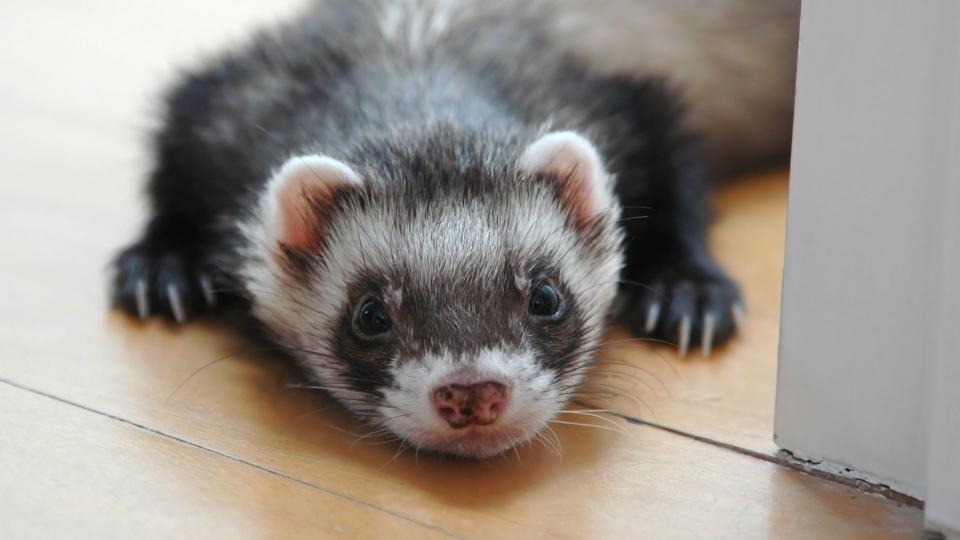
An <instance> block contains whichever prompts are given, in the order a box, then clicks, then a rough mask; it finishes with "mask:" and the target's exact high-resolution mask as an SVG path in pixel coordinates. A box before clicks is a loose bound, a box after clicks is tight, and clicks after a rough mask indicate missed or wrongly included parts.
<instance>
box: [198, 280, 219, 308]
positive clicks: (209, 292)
mask: <svg viewBox="0 0 960 540" xmlns="http://www.w3.org/2000/svg"><path fill="white" fill-rule="evenodd" d="M200 290H201V291H203V299H204V300H206V301H207V306H208V307H215V306H216V305H217V294H216V293H215V292H214V291H213V281H211V280H210V276H208V275H206V274H200Z"/></svg>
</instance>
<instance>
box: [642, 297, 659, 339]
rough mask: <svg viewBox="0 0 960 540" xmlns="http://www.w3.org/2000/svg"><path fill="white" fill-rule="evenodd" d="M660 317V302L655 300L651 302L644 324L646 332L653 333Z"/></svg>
mask: <svg viewBox="0 0 960 540" xmlns="http://www.w3.org/2000/svg"><path fill="white" fill-rule="evenodd" d="M659 318H660V302H654V303H652V304H650V307H649V308H647V320H646V322H645V323H644V325H643V331H644V332H646V333H648V334H649V333H652V332H653V329H654V328H656V327H657V319H659Z"/></svg>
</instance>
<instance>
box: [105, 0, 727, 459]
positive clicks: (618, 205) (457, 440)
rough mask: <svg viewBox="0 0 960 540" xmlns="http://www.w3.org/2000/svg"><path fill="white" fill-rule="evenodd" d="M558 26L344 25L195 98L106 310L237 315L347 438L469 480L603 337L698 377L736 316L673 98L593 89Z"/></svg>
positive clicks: (393, 13)
mask: <svg viewBox="0 0 960 540" xmlns="http://www.w3.org/2000/svg"><path fill="white" fill-rule="evenodd" d="M547 7H548V8H549V7H550V6H547ZM546 12H547V11H544V6H543V5H542V4H540V3H536V2H531V3H520V2H516V1H513V2H507V1H489V2H482V3H481V2H466V1H461V2H458V1H454V0H447V1H442V0H423V1H416V0H413V1H388V0H382V1H381V0H362V1H358V0H330V1H326V2H322V3H318V4H313V5H311V6H310V7H309V8H307V9H306V10H305V11H304V12H303V13H302V14H301V15H299V16H298V17H296V18H295V19H294V20H292V21H290V22H288V23H286V24H284V25H282V26H280V27H278V28H274V29H272V30H270V31H265V32H262V33H260V34H258V35H257V36H256V37H255V38H254V39H253V40H252V41H251V42H250V43H248V44H247V45H246V46H245V47H242V48H239V49H237V50H233V51H230V52H227V53H225V54H223V55H221V56H219V57H217V58H216V59H214V60H212V61H210V62H208V63H206V64H205V65H203V66H202V67H200V68H199V69H196V70H194V71H192V72H189V73H187V74H186V75H185V76H184V77H183V78H182V80H180V81H179V83H178V84H177V85H176V86H175V87H174V88H173V89H172V91H171V92H170V93H169V94H168V96H167V99H166V102H165V113H164V119H163V126H162V128H161V129H160V131H159V133H158V134H157V136H156V140H155V163H154V168H153V170H152V172H151V174H150V178H149V182H148V188H147V189H148V195H149V201H150V203H151V210H150V212H151V213H150V218H149V220H148V223H147V225H146V227H145V230H144V232H143V234H142V236H141V237H140V239H139V240H137V241H136V242H135V243H133V244H132V245H131V246H129V247H127V248H126V249H124V250H123V251H122V252H121V253H119V255H118V256H117V257H116V259H115V261H114V262H113V268H114V270H115V273H114V276H115V278H114V281H113V300H114V303H115V304H116V305H117V306H119V307H120V308H121V309H123V310H125V311H127V312H129V313H130V314H132V315H134V316H137V317H139V318H141V319H144V318H147V317H149V316H154V315H158V316H165V317H167V318H170V319H172V320H174V321H176V322H184V321H186V320H187V319H189V318H190V317H193V316H196V315H200V314H206V313H216V312H220V311H222V310H223V308H224V306H225V305H228V304H233V305H240V306H242V308H243V310H244V312H246V313H248V314H249V316H250V317H251V318H252V320H254V321H256V322H257V323H258V324H259V325H260V326H261V327H262V328H263V329H264V331H265V333H266V335H267V336H268V339H270V340H271V341H272V342H273V343H275V344H276V345H277V346H278V347H279V348H282V349H283V350H284V351H286V352H287V353H289V355H291V356H292V357H293V358H294V359H295V360H296V361H297V362H298V363H299V364H300V365H301V366H302V367H303V369H304V371H305V372H306V374H307V376H308V377H309V379H310V385H311V386H312V387H319V388H322V389H325V390H326V391H328V392H329V393H330V394H332V395H333V396H335V397H336V398H337V399H338V400H339V401H340V402H341V403H342V404H343V405H344V406H345V407H346V408H347V409H349V410H350V411H351V412H352V413H353V414H355V415H356V416H357V417H359V418H362V419H364V420H367V421H368V422H370V423H371V424H374V425H377V426H379V427H382V428H385V429H386V430H389V432H391V433H392V434H394V435H396V436H397V437H399V438H401V439H403V440H404V441H406V443H408V444H411V445H415V446H416V447H418V448H420V449H424V450H431V451H435V452H439V453H444V454H452V455H456V456H464V457H470V458H487V457H490V456H495V455H497V454H499V453H501V452H503V451H505V450H507V449H510V448H511V447H513V446H515V445H518V444H521V443H524V442H526V441H529V440H531V438H532V437H534V436H535V435H536V434H537V433H538V432H539V431H540V430H541V429H543V428H544V427H545V426H546V425H547V423H548V422H549V421H550V420H551V419H552V418H553V417H554V415H556V414H557V413H558V412H559V411H560V410H561V409H562V408H563V407H564V405H565V404H566V403H567V402H568V401H569V400H570V399H571V398H572V397H574V396H576V394H577V391H578V387H579V385H580V384H581V383H582V382H583V381H584V377H585V375H586V372H587V370H588V368H589V367H590V365H591V362H592V359H593V355H594V352H595V351H596V350H597V349H598V348H601V347H602V346H603V345H602V343H601V337H602V335H603V331H604V328H605V325H606V323H607V321H608V320H614V321H617V322H619V323H622V324H625V325H627V326H628V327H629V328H631V329H632V330H633V331H635V332H636V333H637V334H639V335H642V336H645V337H648V338H651V339H654V340H663V341H667V342H672V343H677V344H679V347H680V350H681V352H682V353H685V352H686V351H687V349H688V348H689V347H691V346H696V345H699V346H700V347H701V348H702V349H703V350H704V352H705V353H707V354H709V352H710V350H711V348H713V347H714V346H716V345H718V344H721V343H724V342H726V341H727V340H729V339H730V338H731V337H732V336H733V335H734V334H735V333H736V326H737V324H736V322H737V319H738V314H739V313H740V310H741V309H742V308H741V296H740V292H739V290H738V287H737V285H736V284H735V283H734V282H733V281H732V280H731V279H730V278H728V277H727V276H726V275H725V274H724V272H723V271H722V270H721V269H720V268H719V267H718V266H717V264H716V263H715V262H714V261H713V259H712V258H711V257H710V255H709V253H708V249H707V244H706V235H705V231H706V225H707V221H708V207H707V193H708V173H707V170H706V159H705V157H704V153H703V152H704V150H703V147H702V144H701V140H700V138H699V137H698V136H697V134H696V133H693V132H691V130H690V129H689V125H688V123H687V122H686V121H685V116H684V106H683V103H682V99H681V98H680V96H679V94H678V93H677V92H676V91H675V90H674V89H672V88H671V86H670V85H669V83H668V82H667V81H666V80H664V79H663V78H662V77H658V76H645V77H638V76H636V74H622V73H599V72H597V71H596V70H593V69H591V68H590V67H589V66H588V65H587V64H588V63H587V62H585V61H584V60H583V58H581V57H578V56H577V55H576V54H574V53H571V52H570V51H569V50H567V49H566V48H565V47H561V46H558V45H557V43H556V28H557V27H556V26H551V24H552V23H551V22H550V20H551V18H550V17H548V16H545V15H544V13H546ZM637 54H643V52H642V51H637ZM718 91H721V90H720V89H718ZM615 299H617V306H618V307H616V308H615V307H614V300H615Z"/></svg>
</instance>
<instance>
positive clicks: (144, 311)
mask: <svg viewBox="0 0 960 540" xmlns="http://www.w3.org/2000/svg"><path fill="white" fill-rule="evenodd" d="M133 294H134V297H135V298H136V300H137V317H139V318H140V320H141V321H142V320H144V319H146V318H147V316H149V315H150V297H149V296H147V280H145V279H143V278H140V279H138V280H137V283H136V284H135V285H134V288H133Z"/></svg>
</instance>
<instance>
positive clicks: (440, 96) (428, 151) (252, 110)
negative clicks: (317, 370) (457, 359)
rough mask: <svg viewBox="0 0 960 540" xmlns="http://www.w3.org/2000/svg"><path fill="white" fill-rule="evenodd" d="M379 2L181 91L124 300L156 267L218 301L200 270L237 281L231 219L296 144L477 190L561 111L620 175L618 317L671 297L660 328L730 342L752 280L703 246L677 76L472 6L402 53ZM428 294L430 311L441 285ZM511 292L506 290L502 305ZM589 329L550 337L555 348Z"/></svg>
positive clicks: (342, 9)
mask: <svg viewBox="0 0 960 540" xmlns="http://www.w3.org/2000/svg"><path fill="white" fill-rule="evenodd" d="M374 9H375V7H373V5H372V4H369V3H367V2H352V1H339V2H330V3H328V4H327V5H326V6H325V7H323V8H319V7H318V8H314V9H312V10H310V11H309V12H308V13H306V14H304V15H303V16H302V17H301V18H299V19H298V20H297V21H295V22H293V23H291V24H289V25H287V26H285V27H283V28H281V29H279V30H277V31H274V32H270V33H265V34H261V35H259V36H258V37H257V38H256V39H254V40H253V42H252V43H251V44H250V45H249V46H247V47H245V48H243V49H242V50H240V51H238V52H234V53H231V54H228V55H226V56H224V57H221V58H218V59H216V60H214V61H212V62H210V63H208V64H207V65H206V67H204V68H202V69H200V70H198V71H194V72H192V73H190V74H188V75H186V76H185V77H184V78H183V80H182V81H181V82H180V83H179V84H178V85H177V86H176V87H175V88H174V89H173V91H172V92H171V93H170V94H169V96H168V97H167V99H166V108H165V116H164V121H163V127H162V129H161V130H160V132H159V134H158V135H157V138H156V142H155V149H156V164H155V167H154V169H153V172H152V173H151V176H150V181H149V185H148V193H149V197H150V201H151V204H152V206H151V208H152V210H151V218H150V220H149V222H148V225H147V226H146V230H145V232H144V234H143V236H142V238H141V239H140V240H138V241H137V242H136V243H134V244H133V245H132V246H131V247H129V248H127V249H126V250H125V251H123V252H122V253H121V254H120V255H119V256H118V258H117V260H116V264H117V268H118V278H117V279H118V281H117V283H116V294H115V301H116V303H117V304H118V305H119V306H121V307H123V308H124V309H126V310H127V311H129V312H131V313H136V299H135V294H134V292H135V284H136V282H137V280H138V279H145V280H146V281H147V283H148V284H149V293H150V297H151V304H152V305H153V306H155V308H159V309H160V310H167V315H170V313H169V307H168V301H167V300H168V299H167V298H165V295H166V285H167V284H168V283H173V284H175V285H176V286H177V287H178V288H179V289H180V290H181V291H182V292H183V294H184V300H185V302H186V307H187V309H188V310H189V311H190V312H191V313H194V314H196V313H200V312H203V311H207V310H210V309H212V308H211V307H209V306H207V305H206V304H205V303H204V301H203V297H202V295H201V294H200V287H199V284H198V281H197V280H198V276H199V275H200V274H201V273H210V274H212V275H213V276H214V279H215V282H216V284H217V288H218V289H233V288H236V287H237V286H238V284H237V282H236V280H235V275H236V274H235V273H236V270H237V269H236V268H235V267H233V266H232V264H234V263H235V258H234V257H231V254H232V252H233V251H234V250H235V246H236V243H237V242H238V241H239V237H238V233H237V231H236V230H235V229H234V228H232V227H231V224H232V223H233V224H235V223H236V222H237V221H239V220H240V219H242V218H244V217H245V216H246V215H248V214H249V212H250V211H251V209H252V207H253V205H254V203H255V201H256V197H257V195H258V194H259V193H260V192H261V191H262V188H263V186H264V183H265V182H266V181H267V179H268V178H269V177H270V174H271V171H272V170H274V169H275V168H276V167H278V166H279V165H280V164H282V162H283V161H284V160H285V159H286V158H288V157H289V156H291V155H293V154H296V153H309V152H320V153H324V154H328V155H331V156H334V157H336V158H338V159H343V160H345V161H347V162H349V163H351V164H352V165H353V166H356V167H357V168H358V170H361V171H364V172H368V173H370V174H371V175H374V176H378V177H381V178H386V179H390V178H396V179H398V184H397V185H399V186H402V188H398V189H402V190H406V191H407V192H408V193H406V196H410V197H419V198H423V197H430V196H432V194H434V193H438V192H450V191H451V190H462V192H463V194H464V195H463V196H465V197H469V196H470V193H471V191H475V190H479V191H482V192H485V193H487V194H489V193H494V192H496V190H497V185H498V183H500V182H507V181H510V180H511V178H513V176H512V175H511V174H508V171H509V170H510V169H509V167H506V166H505V165H504V164H505V163H507V162H508V161H509V162H510V163H512V162H513V160H515V158H516V156H517V155H519V152H520V151H521V149H522V148H523V147H524V145H525V144H527V143H528V142H529V141H530V140H532V139H533V138H534V137H535V136H536V135H537V134H538V132H539V131H540V130H542V127H541V126H542V125H543V124H544V122H545V121H546V120H547V119H548V117H549V118H551V119H552V124H551V129H572V130H576V131H579V132H581V133H583V134H585V135H586V136H587V137H588V138H590V139H591V140H593V141H594V142H595V144H596V145H597V147H598V149H599V151H600V154H601V156H603V158H604V159H605V161H606V165H607V168H608V170H609V171H610V172H611V173H613V174H614V175H615V176H616V178H617V193H618V196H619V198H620V202H621V204H622V205H623V206H624V218H625V219H624V220H623V228H624V230H625V232H626V238H627V241H626V246H625V250H626V268H625V269H624V271H623V275H622V278H623V280H624V284H623V286H622V288H621V294H622V297H623V298H622V300H623V301H621V302H619V305H620V306H621V308H620V311H619V313H618V316H619V319H620V320H621V321H622V322H624V323H626V324H628V325H629V326H630V327H631V328H633V329H634V330H635V331H637V332H641V333H642V331H643V322H644V316H645V314H646V311H647V308H648V306H649V305H650V303H651V302H655V301H659V302H664V309H663V315H662V316H661V318H660V322H659V324H658V325H657V327H656V328H655V330H654V331H653V332H652V335H653V337H657V338H661V339H664V340H668V341H675V340H676V339H677V332H678V324H679V321H680V318H681V317H682V316H683V315H684V314H689V315H692V316H693V321H694V327H693V333H692V335H693V342H694V343H696V342H697V341H698V338H697V336H698V335H699V333H700V321H701V320H702V318H703V314H705V313H707V312H709V313H713V314H714V316H715V318H716V323H717V327H716V328H717V337H716V340H715V341H716V342H717V343H721V342H723V341H725V340H727V339H728V338H729V337H730V336H732V335H733V333H734V324H733V323H734V321H733V319H732V315H731V311H732V310H731V307H732V306H733V304H734V303H735V302H738V301H739V292H738V290H737V288H736V286H735V285H734V284H733V283H732V282H731V281H730V280H729V279H728V278H727V277H725V275H724V274H723V273H722V272H721V271H720V269H719V268H718V267H717V266H716V264H715V263H714V262H713V261H712V260H711V258H710V256H709V255H708V252H707V246H706V239H705V231H706V226H707V220H708V210H707V202H706V198H707V192H708V178H707V177H708V175H707V172H706V171H705V170H704V165H703V163H704V160H703V158H702V155H701V148H700V144H699V142H698V140H697V138H696V137H695V136H694V135H693V134H690V133H686V132H684V131H683V130H682V128H681V120H682V116H683V107H682V105H681V104H680V103H679V102H678V98H677V97H676V95H675V94H674V93H673V92H672V91H671V90H670V89H669V87H668V86H667V85H666V84H665V83H663V82H662V81H660V80H654V79H649V80H641V81H637V80H632V79H628V78H625V77H624V78H620V77H600V76H596V75H590V74H588V72H587V70H586V69H585V68H584V66H581V65H578V64H577V63H576V62H574V61H573V60H571V59H570V58H568V57H565V56H563V55H560V54H558V53H555V52H554V51H553V50H552V49H551V47H549V45H548V44H547V43H546V42H545V41H544V40H542V39H541V38H540V37H539V33H538V32H537V30H536V21H534V20H531V19H525V18H524V17H521V16H517V17H515V18H511V17H494V16H489V18H488V19H483V18H481V19H480V20H474V21H473V23H472V24H470V25H469V26H464V27H463V28H462V29H459V30H458V31H455V32H451V34H450V36H448V37H445V38H444V39H443V40H442V42H441V43H439V44H438V45H437V46H435V47H432V48H431V49H430V50H429V51H428V52H427V53H422V52H418V53H416V54H414V53H412V52H409V51H405V50H398V49H395V48H393V47H391V46H390V45H389V44H385V43H384V41H383V39H382V38H381V37H380V35H379V34H378V31H377V30H376V27H375V16H374V15H373V14H372V10H374ZM638 54H640V53H638ZM426 119H429V121H428V120H426ZM464 171H467V172H466V173H464ZM501 172H502V173H503V174H498V173H501ZM398 196H404V195H403V194H402V193H401V194H398ZM231 261H233V262H231ZM230 296H231V295H229V294H227V295H223V294H221V295H220V298H227V299H229V297H230ZM235 296H236V297H238V298H239V299H240V300H241V301H242V300H243V294H238V295H235ZM414 300H416V301H418V302H421V303H422V304H423V308H424V309H432V308H431V305H432V303H431V302H430V299H426V298H423V299H413V298H412V299H411V301H414ZM221 305H222V304H221ZM499 307H500V306H498V304H496V303H494V304H492V306H491V312H490V314H489V316H490V317H491V318H497V317H498V316H499V314H498V309H499ZM571 316H575V313H574V314H572V315H571ZM574 326H575V325H574ZM428 327H429V326H428V325H427V326H423V328H424V329H425V330H426V329H428ZM435 331H437V332H442V331H443V329H442V328H436V329H435ZM543 341H544V342H545V343H549V342H550V340H549V339H546V338H544V340H543ZM576 342H577V340H576V339H575V337H574V338H572V339H570V340H564V342H563V343H554V344H553V345H550V346H549V347H546V349H549V350H550V351H551V352H552V353H553V355H554V357H559V356H563V354H565V353H569V352H573V350H574V349H575V346H571V345H565V344H564V343H576ZM551 347H552V348H551ZM553 348H555V349H556V350H553ZM340 349H341V351H340V352H341V353H342V354H343V355H344V357H345V358H353V357H359V356H364V355H368V356H376V355H375V354H374V352H373V351H364V350H360V349H358V348H357V347H356V345H355V344H351V343H348V342H347V338H344V341H343V342H342V343H341V345H340ZM352 363H354V364H357V366H358V367H356V368H352V369H354V371H355V376H356V378H357V380H371V379H373V380H378V381H379V380H381V379H380V378H379V377H378V374H377V373H373V372H372V371H371V370H372V369H373V368H370V365H371V364H368V363H364V362H362V361H361V362H352ZM553 367H557V366H553ZM374 371H375V370H374Z"/></svg>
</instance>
